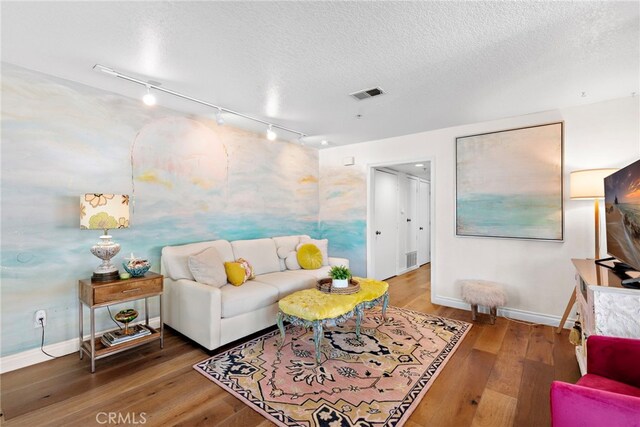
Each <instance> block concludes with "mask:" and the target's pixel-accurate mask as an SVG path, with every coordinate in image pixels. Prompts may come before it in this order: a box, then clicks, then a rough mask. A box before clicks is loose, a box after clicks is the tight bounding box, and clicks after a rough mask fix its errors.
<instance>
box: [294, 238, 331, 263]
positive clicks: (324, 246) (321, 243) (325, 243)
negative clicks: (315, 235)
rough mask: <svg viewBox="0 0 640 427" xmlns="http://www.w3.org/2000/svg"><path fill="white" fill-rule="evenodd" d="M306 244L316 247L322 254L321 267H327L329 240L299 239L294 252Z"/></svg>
mask: <svg viewBox="0 0 640 427" xmlns="http://www.w3.org/2000/svg"><path fill="white" fill-rule="evenodd" d="M307 243H311V244H313V245H316V246H317V247H318V249H320V252H322V265H329V239H322V240H314V239H311V238H309V237H301V238H300V244H299V245H298V246H297V247H296V250H297V249H298V248H299V247H300V246H302V245H305V244H307Z"/></svg>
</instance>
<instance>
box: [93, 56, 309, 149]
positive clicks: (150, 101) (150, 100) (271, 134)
mask: <svg viewBox="0 0 640 427" xmlns="http://www.w3.org/2000/svg"><path fill="white" fill-rule="evenodd" d="M93 69H94V70H97V71H102V72H103V73H105V74H107V75H110V76H113V77H117V78H119V79H123V80H127V81H129V82H132V83H136V84H139V85H142V86H145V87H146V88H147V94H146V95H145V96H144V97H143V98H142V100H143V101H144V103H145V104H147V105H154V104H155V103H156V97H155V96H154V95H153V94H152V93H151V89H154V90H156V91H159V92H163V93H167V94H169V95H173V96H176V97H178V98H182V99H186V100H187V101H191V102H195V103H197V104H200V105H206V106H207V107H211V108H215V109H217V110H218V111H217V113H216V123H218V125H222V124H224V118H223V117H222V113H223V112H224V113H227V114H233V115H236V116H239V117H243V118H245V119H248V120H252V121H254V122H258V123H262V124H265V125H267V126H269V129H268V130H267V139H269V140H270V141H273V140H275V139H276V138H277V137H278V136H277V135H276V132H275V131H274V129H280V130H283V131H286V132H290V133H294V134H297V135H299V138H303V137H305V136H307V134H305V133H304V132H300V131H298V130H295V129H290V128H287V127H284V126H280V125H277V124H274V123H270V122H267V121H266V120H262V119H258V118H256V117H252V116H248V115H246V114H242V113H239V112H237V111H233V110H230V109H228V108H224V107H220V106H218V105H215V104H212V103H210V102H207V101H203V100H201V99H198V98H194V97H192V96H188V95H184V94H182V93H180V92H176V91H173V90H170V89H167V88H164V87H161V86H160V83H156V82H154V83H150V82H145V81H143V80H140V79H136V78H135V77H131V76H128V75H126V74H122V73H120V72H118V71H115V70H113V69H111V68H109V67H105V66H104V65H100V64H96V65H94V66H93Z"/></svg>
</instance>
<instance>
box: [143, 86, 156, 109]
mask: <svg viewBox="0 0 640 427" xmlns="http://www.w3.org/2000/svg"><path fill="white" fill-rule="evenodd" d="M142 102H144V103H145V104H146V105H149V106H151V105H156V97H155V96H154V95H153V94H152V93H151V88H150V87H149V86H148V85H147V93H146V94H145V95H144V96H143V97H142Z"/></svg>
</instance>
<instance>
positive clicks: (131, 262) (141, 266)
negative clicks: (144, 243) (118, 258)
mask: <svg viewBox="0 0 640 427" xmlns="http://www.w3.org/2000/svg"><path fill="white" fill-rule="evenodd" d="M122 267H124V269H125V270H126V271H127V273H129V274H131V276H132V277H141V276H144V275H145V273H146V272H147V271H149V269H150V268H151V263H149V261H147V260H146V259H141V258H132V259H127V261H125V262H123V263H122Z"/></svg>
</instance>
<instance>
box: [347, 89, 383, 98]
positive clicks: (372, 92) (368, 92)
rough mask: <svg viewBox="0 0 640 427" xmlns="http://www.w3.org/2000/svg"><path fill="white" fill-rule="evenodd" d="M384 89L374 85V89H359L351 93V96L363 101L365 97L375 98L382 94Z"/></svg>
mask: <svg viewBox="0 0 640 427" xmlns="http://www.w3.org/2000/svg"><path fill="white" fill-rule="evenodd" d="M383 93H384V91H383V90H382V89H380V88H379V87H374V88H372V89H365V90H359V91H358V92H353V93H350V94H349V96H352V97H354V98H355V99H357V100H358V101H362V100H363V99H367V98H373V97H374V96H378V95H382V94H383Z"/></svg>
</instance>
